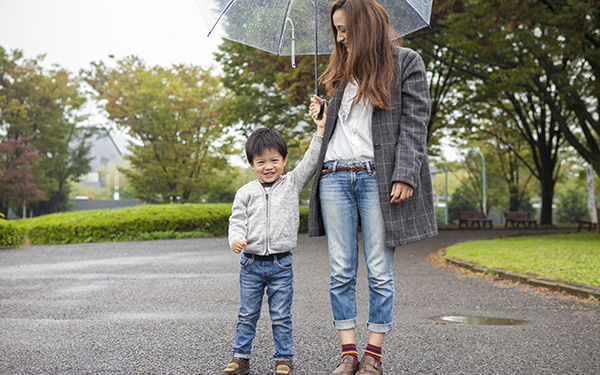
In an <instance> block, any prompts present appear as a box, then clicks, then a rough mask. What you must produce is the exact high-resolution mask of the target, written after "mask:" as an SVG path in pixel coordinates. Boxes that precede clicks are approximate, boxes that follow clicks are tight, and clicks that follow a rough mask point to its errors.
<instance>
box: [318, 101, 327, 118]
mask: <svg viewBox="0 0 600 375" xmlns="http://www.w3.org/2000/svg"><path fill="white" fill-rule="evenodd" d="M323 112H325V100H321V108H320V109H319V115H318V116H317V120H320V119H322V118H323Z"/></svg>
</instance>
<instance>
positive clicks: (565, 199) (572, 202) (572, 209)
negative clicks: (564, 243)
mask: <svg viewBox="0 0 600 375" xmlns="http://www.w3.org/2000/svg"><path fill="white" fill-rule="evenodd" d="M587 201H588V194H587V191H586V190H585V186H584V187H583V188H569V189H567V190H565V191H563V192H562V193H560V194H559V195H558V203H557V205H556V211H555V213H554V215H555V221H556V222H557V223H576V222H577V220H589V218H590V212H589V210H588V203H587Z"/></svg>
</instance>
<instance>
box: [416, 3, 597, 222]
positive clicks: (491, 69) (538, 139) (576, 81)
mask: <svg viewBox="0 0 600 375" xmlns="http://www.w3.org/2000/svg"><path fill="white" fill-rule="evenodd" d="M598 5H599V4H598V2H597V1H593V2H592V3H590V2H589V1H587V0H573V1H568V2H556V1H528V2H518V1H459V2H456V1H452V0H441V1H439V2H437V3H434V11H433V16H432V20H433V31H432V32H429V33H425V34H424V35H425V36H424V38H425V39H426V40H427V41H429V42H431V41H432V40H433V43H434V44H435V45H437V46H439V47H441V48H442V49H444V50H448V51H452V52H453V55H452V59H444V60H443V61H444V63H445V64H446V65H450V66H452V67H454V68H456V69H459V70H461V71H462V72H465V73H468V74H469V75H470V77H471V78H470V79H469V80H468V81H469V82H468V84H467V85H464V86H459V87H460V89H461V95H458V97H459V98H460V97H462V105H459V106H457V110H456V111H455V115H454V116H453V118H452V120H454V121H456V125H457V128H463V129H468V130H477V131H483V132H486V133H488V134H490V135H491V136H493V137H495V138H496V139H497V140H498V141H500V142H501V143H503V144H505V145H506V146H507V147H511V146H512V145H513V144H514V143H513V142H512V140H513V139H514V138H515V137H519V138H521V139H522V140H523V141H524V145H525V146H526V148H525V149H524V150H527V153H528V154H529V155H526V154H524V153H522V152H520V151H517V150H515V151H516V152H517V154H518V157H519V159H520V160H521V161H522V162H523V163H524V164H525V165H526V166H527V168H528V169H529V170H530V172H531V173H532V174H533V175H534V176H535V178H536V179H537V180H538V181H539V182H540V185H541V198H542V208H541V212H540V217H541V222H542V223H545V224H549V223H550V222H551V219H552V200H553V196H554V190H553V189H554V184H555V182H556V180H557V176H558V173H559V171H560V159H559V154H560V152H561V147H562V146H563V145H564V144H565V143H566V141H568V143H570V144H571V145H572V146H573V147H574V148H575V149H576V150H577V152H578V153H579V154H580V155H581V157H583V158H584V159H585V160H586V161H587V162H589V163H591V164H593V165H594V169H595V170H596V173H597V174H600V150H599V148H598V145H599V143H598V139H599V138H598V137H599V136H600V133H598V129H600V126H599V123H598V117H597V113H598V105H597V103H598V98H599V97H600V94H599V93H600V79H598V78H599V77H600V69H599V66H598V64H597V61H598V58H599V54H598V46H599V45H600V40H599V35H600V34H599V33H598V30H599V27H598V25H599V24H600V23H599V17H600V13H598V12H597V9H598ZM582 77H587V78H589V79H582ZM461 107H462V108H461ZM488 125H491V126H488ZM482 128H483V129H482ZM511 193H513V192H512V191H511ZM513 203H514V205H516V202H513ZM511 206H513V205H512V204H511Z"/></svg>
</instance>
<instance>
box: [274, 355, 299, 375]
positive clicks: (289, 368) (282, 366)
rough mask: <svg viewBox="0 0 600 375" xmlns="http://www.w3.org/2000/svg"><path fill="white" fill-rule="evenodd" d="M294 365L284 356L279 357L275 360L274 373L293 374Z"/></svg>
mask: <svg viewBox="0 0 600 375" xmlns="http://www.w3.org/2000/svg"><path fill="white" fill-rule="evenodd" d="M293 374H294V365H292V361H288V360H287V359H285V358H280V359H278V360H277V361H275V375H293Z"/></svg>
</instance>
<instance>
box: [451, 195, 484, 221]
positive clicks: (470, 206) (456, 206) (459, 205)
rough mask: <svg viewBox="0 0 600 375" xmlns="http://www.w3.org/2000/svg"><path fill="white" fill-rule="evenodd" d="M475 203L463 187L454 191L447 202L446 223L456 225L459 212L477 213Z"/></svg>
mask: <svg viewBox="0 0 600 375" xmlns="http://www.w3.org/2000/svg"><path fill="white" fill-rule="evenodd" d="M477 210H478V209H477V203H476V201H475V200H473V199H472V197H471V195H470V194H469V192H468V191H467V189H465V188H464V187H463V186H461V187H459V188H458V189H456V190H454V193H452V196H451V197H450V202H448V223H458V213H459V211H477Z"/></svg>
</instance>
